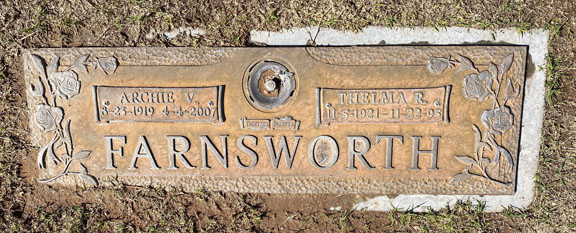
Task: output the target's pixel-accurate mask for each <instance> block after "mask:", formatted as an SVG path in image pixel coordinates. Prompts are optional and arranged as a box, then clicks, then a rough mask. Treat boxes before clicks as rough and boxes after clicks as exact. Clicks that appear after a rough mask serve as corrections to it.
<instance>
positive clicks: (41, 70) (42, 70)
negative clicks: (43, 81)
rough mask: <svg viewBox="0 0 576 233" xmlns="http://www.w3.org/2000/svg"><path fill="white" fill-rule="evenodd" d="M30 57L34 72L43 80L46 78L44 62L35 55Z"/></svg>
mask: <svg viewBox="0 0 576 233" xmlns="http://www.w3.org/2000/svg"><path fill="white" fill-rule="evenodd" d="M30 56H31V57H32V64H34V68H36V71H38V72H39V73H40V74H42V75H44V78H46V63H45V62H44V59H43V58H42V57H40V56H38V55H36V54H32V55H30Z"/></svg>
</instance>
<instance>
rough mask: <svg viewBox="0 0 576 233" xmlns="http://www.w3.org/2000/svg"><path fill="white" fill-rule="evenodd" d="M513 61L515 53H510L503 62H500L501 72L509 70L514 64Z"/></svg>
mask: <svg viewBox="0 0 576 233" xmlns="http://www.w3.org/2000/svg"><path fill="white" fill-rule="evenodd" d="M512 61H514V53H511V54H508V55H507V56H506V57H504V59H502V63H500V72H502V74H504V73H506V72H508V70H509V69H510V67H511V66H512Z"/></svg>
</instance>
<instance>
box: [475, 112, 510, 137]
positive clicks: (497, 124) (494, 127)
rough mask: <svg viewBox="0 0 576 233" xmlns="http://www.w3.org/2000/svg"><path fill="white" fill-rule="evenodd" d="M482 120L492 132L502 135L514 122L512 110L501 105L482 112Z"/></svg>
mask: <svg viewBox="0 0 576 233" xmlns="http://www.w3.org/2000/svg"><path fill="white" fill-rule="evenodd" d="M482 122H483V123H484V125H485V126H486V127H487V128H489V129H490V131H491V132H492V133H496V134H499V135H502V134H503V133H506V131H508V130H509V129H510V128H512V125H513V124H514V117H513V116H512V111H511V110H510V108H509V107H508V106H503V107H500V108H496V109H493V110H488V111H484V113H482Z"/></svg>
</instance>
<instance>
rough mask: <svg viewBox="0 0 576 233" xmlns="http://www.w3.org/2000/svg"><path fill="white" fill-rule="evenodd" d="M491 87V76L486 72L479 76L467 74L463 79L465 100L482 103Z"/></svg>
mask: <svg viewBox="0 0 576 233" xmlns="http://www.w3.org/2000/svg"><path fill="white" fill-rule="evenodd" d="M491 87H492V75H491V74H490V72H488V71H482V72H480V74H469V75H466V77H464V94H465V95H466V98H470V99H476V100H478V101H483V100H484V99H485V98H486V97H487V96H488V95H489V94H490V92H489V89H490V88H491Z"/></svg>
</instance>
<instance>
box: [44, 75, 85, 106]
mask: <svg viewBox="0 0 576 233" xmlns="http://www.w3.org/2000/svg"><path fill="white" fill-rule="evenodd" d="M49 79H50V83H51V84H52V86H54V87H55V89H56V94H57V95H58V96H59V97H60V98H64V99H68V98H72V97H74V96H75V95H77V94H78V93H80V81H78V75H77V74H76V72H74V71H71V70H68V71H63V72H54V73H51V74H50V78H49Z"/></svg>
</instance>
